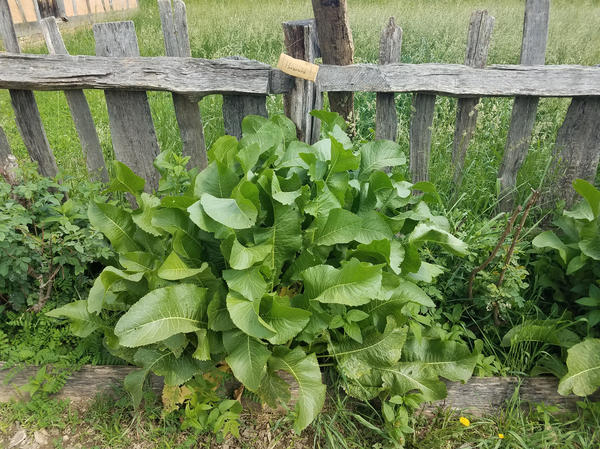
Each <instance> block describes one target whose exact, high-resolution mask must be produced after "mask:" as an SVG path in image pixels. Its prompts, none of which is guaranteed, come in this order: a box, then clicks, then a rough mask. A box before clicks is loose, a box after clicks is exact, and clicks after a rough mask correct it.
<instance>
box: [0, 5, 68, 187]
mask: <svg viewBox="0 0 600 449" xmlns="http://www.w3.org/2000/svg"><path fill="white" fill-rule="evenodd" d="M0 33H1V36H2V40H3V41H4V47H5V48H6V50H8V51H10V52H12V53H20V51H21V49H20V47H19V41H18V40H17V35H16V33H15V28H14V25H13V21H12V16H11V14H10V9H9V7H8V1H7V0H0ZM9 93H10V100H11V103H12V106H13V109H14V111H15V120H16V122H17V126H18V128H19V131H20V133H21V137H22V138H23V142H24V143H25V147H26V148H27V152H28V153H29V156H30V157H31V159H32V160H33V161H35V162H37V164H38V170H39V172H40V173H41V174H42V175H43V176H50V177H53V176H56V173H57V172H58V168H57V167H56V161H55V160H54V155H53V154H52V150H51V149H50V143H49V142H48V138H47V137H46V131H45V130H44V125H43V124H42V119H41V117H40V111H39V110H38V107H37V103H36V102H35V97H34V96H33V92H31V91H29V90H15V89H11V90H10V91H9Z"/></svg>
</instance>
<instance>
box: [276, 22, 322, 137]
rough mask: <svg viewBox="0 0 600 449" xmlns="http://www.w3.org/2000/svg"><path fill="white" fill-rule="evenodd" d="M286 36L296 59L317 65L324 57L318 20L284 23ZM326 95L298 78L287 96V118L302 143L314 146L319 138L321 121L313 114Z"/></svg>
mask: <svg viewBox="0 0 600 449" xmlns="http://www.w3.org/2000/svg"><path fill="white" fill-rule="evenodd" d="M282 26H283V35H284V42H285V50H286V53H287V54H288V55H289V56H291V57H293V58H296V59H301V60H303V61H308V62H311V63H314V61H315V58H318V57H319V56H320V49H319V42H318V36H317V28H316V24H315V21H314V19H309V20H296V21H292V22H284V23H283V24H282ZM321 97H322V93H321V92H319V91H318V90H317V89H315V83H313V82H310V81H307V80H303V79H301V78H294V87H293V88H292V90H291V91H290V92H289V93H287V94H284V96H283V110H284V112H285V115H286V116H287V117H289V118H290V120H292V121H293V122H294V124H295V125H296V134H297V136H298V140H301V141H303V142H306V143H308V144H312V143H314V142H316V140H318V138H319V131H320V121H319V120H317V119H316V118H314V117H313V116H311V115H310V112H311V111H312V110H314V109H320V108H319V107H317V104H322V102H321V101H322V100H321Z"/></svg>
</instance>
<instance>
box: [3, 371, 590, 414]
mask: <svg viewBox="0 0 600 449" xmlns="http://www.w3.org/2000/svg"><path fill="white" fill-rule="evenodd" d="M136 369H139V368H138V367H134V366H122V365H121V366H90V365H85V366H83V367H82V369H81V370H79V371H77V372H75V373H73V374H72V375H71V376H70V378H69V379H68V380H67V382H66V384H65V386H64V388H63V389H62V390H61V391H60V392H59V393H57V394H56V395H55V396H54V397H56V398H59V399H69V400H70V401H71V402H72V403H74V404H77V405H80V406H83V405H85V404H86V403H90V402H91V401H92V400H93V399H94V398H95V397H96V395H97V394H98V393H102V392H104V393H109V394H110V393H111V392H113V391H114V389H115V388H116V387H121V388H122V386H123V380H124V379H125V376H127V374H129V373H131V372H132V371H134V370H136ZM37 370H38V368H37V367H26V368H12V369H9V370H3V369H2V363H0V402H8V401H10V400H15V399H19V398H23V397H24V395H22V394H20V393H19V391H18V387H21V386H23V385H25V384H26V383H27V381H28V380H29V379H30V378H32V377H34V376H35V374H36V373H37ZM284 374H287V373H284ZM148 377H149V386H150V388H151V389H152V390H153V391H154V392H155V393H156V394H158V395H160V394H161V392H162V386H163V379H162V378H161V377H158V376H155V375H154V374H151V375H150V376H148ZM286 380H287V381H290V380H293V378H291V376H289V377H288V376H286ZM445 383H446V388H447V392H448V396H447V397H446V399H443V400H441V401H436V402H433V403H428V404H424V405H423V406H422V408H421V411H422V413H424V414H427V415H431V414H433V413H435V411H436V410H437V409H438V408H439V407H447V408H451V409H455V410H461V411H465V412H468V413H470V414H473V415H476V416H482V415H484V414H493V413H497V412H498V411H499V410H500V409H501V408H502V406H503V405H504V404H505V402H506V401H507V400H509V399H510V398H511V397H512V396H513V394H514V392H515V390H516V389H517V388H518V389H519V396H520V398H521V400H522V401H523V402H530V403H541V402H543V403H546V404H550V405H556V406H558V407H559V409H560V410H562V411H572V410H575V408H576V402H577V401H580V400H581V399H582V398H580V397H578V396H574V395H569V396H561V395H559V394H558V392H557V387H558V379H556V378H553V377H526V378H523V379H518V378H516V377H472V378H471V379H470V380H469V381H467V382H466V383H465V384H463V383H461V382H449V381H445ZM291 388H292V397H297V386H296V385H295V384H294V383H293V382H292V383H291ZM589 399H591V400H599V399H600V392H596V393H595V394H593V395H591V396H589Z"/></svg>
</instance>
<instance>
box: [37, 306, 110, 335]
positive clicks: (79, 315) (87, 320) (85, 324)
mask: <svg viewBox="0 0 600 449" xmlns="http://www.w3.org/2000/svg"><path fill="white" fill-rule="evenodd" d="M46 315H47V316H50V317H53V318H68V319H69V321H70V325H71V332H72V333H73V335H76V336H77V337H81V338H85V337H87V336H88V335H90V334H91V333H92V332H94V331H95V330H96V329H99V328H100V321H99V319H98V318H96V317H94V316H93V315H91V314H90V313H89V312H88V305H87V301H85V300H83V301H73V302H70V303H69V304H65V305H64V306H62V307H58V308H56V309H54V310H51V311H49V312H46Z"/></svg>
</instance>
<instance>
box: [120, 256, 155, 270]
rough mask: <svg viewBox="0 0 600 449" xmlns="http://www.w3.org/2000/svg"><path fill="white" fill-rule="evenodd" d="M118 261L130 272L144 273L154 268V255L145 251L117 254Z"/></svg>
mask: <svg viewBox="0 0 600 449" xmlns="http://www.w3.org/2000/svg"><path fill="white" fill-rule="evenodd" d="M119 263H120V264H121V265H122V266H123V267H125V270H126V271H129V272H131V273H145V272H146V271H154V269H155V268H156V256H155V255H154V254H152V253H149V252H146V251H132V252H129V253H123V254H119Z"/></svg>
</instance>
